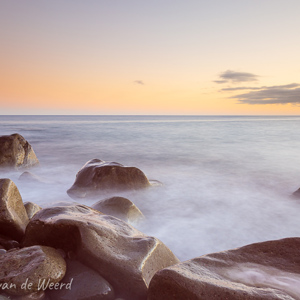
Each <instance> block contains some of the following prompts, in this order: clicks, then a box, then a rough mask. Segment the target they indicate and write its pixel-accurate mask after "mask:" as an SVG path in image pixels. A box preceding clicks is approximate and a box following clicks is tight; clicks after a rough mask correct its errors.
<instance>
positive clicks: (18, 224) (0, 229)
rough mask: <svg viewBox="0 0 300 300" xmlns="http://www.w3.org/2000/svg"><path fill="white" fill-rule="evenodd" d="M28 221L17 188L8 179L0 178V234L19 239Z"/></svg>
mask: <svg viewBox="0 0 300 300" xmlns="http://www.w3.org/2000/svg"><path fill="white" fill-rule="evenodd" d="M28 221H29V220H28V216H27V213H26V210H25V207H24V204H23V201H22V198H21V195H20V193H19V190H18V188H17V187H16V185H15V184H14V182H13V181H11V180H10V179H0V234H4V235H6V236H9V237H11V238H13V239H15V240H17V241H20V239H21V238H22V237H23V235H24V233H25V228H26V225H27V223H28Z"/></svg>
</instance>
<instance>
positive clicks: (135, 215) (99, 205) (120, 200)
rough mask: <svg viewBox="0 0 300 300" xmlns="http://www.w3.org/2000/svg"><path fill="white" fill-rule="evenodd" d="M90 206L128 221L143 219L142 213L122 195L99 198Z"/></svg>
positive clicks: (133, 221)
mask: <svg viewBox="0 0 300 300" xmlns="http://www.w3.org/2000/svg"><path fill="white" fill-rule="evenodd" d="M91 207H92V208H94V209H96V210H98V211H100V212H102V213H104V214H106V215H111V216H114V217H116V218H119V219H121V220H123V221H125V222H128V223H135V222H138V221H140V220H142V219H144V215H143V213H142V212H141V211H140V210H139V209H138V208H137V207H136V205H135V204H134V203H133V202H132V201H130V200H129V199H127V198H124V197H112V198H107V199H104V200H100V201H98V202H96V203H94V204H93V205H92V206H91Z"/></svg>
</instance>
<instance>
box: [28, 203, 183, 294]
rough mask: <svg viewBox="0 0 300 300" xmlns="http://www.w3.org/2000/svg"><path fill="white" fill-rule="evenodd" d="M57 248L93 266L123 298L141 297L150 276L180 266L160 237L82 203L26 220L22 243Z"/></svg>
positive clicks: (46, 210) (59, 208)
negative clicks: (161, 270) (144, 232)
mask: <svg viewBox="0 0 300 300" xmlns="http://www.w3.org/2000/svg"><path fill="white" fill-rule="evenodd" d="M34 244H43V245H49V246H53V247H55V248H61V249H63V250H64V251H65V252H66V253H68V256H69V257H70V256H71V257H72V255H69V254H70V253H74V255H73V257H75V258H76V259H77V260H79V261H81V262H82V263H84V264H85V265H87V266H89V267H91V268H93V269H94V270H95V271H97V272H98V273H99V274H100V275H101V276H103V277H104V278H105V279H106V280H107V281H108V282H109V283H110V284H112V286H113V288H114V289H115V292H116V295H117V296H120V297H124V298H125V299H130V300H138V299H145V298H146V295H147V289H148V284H149V282H150V280H151V278H152V276H153V275H154V273H155V272H156V271H158V270H160V269H162V268H164V267H167V266H170V265H172V264H175V263H178V262H179V261H178V259H177V258H176V257H175V256H174V254H173V253H172V252H171V251H170V250H169V249H168V248H167V247H166V246H165V245H164V244H163V243H162V242H161V241H159V240H158V239H156V238H154V237H149V236H146V235H145V234H143V233H142V232H140V231H138V230H137V229H135V228H134V227H132V226H130V225H129V224H127V223H125V222H123V221H121V220H119V219H117V218H115V217H112V216H108V215H104V214H102V213H100V212H98V211H96V210H94V209H92V208H89V207H87V206H84V205H73V206H66V207H54V208H46V209H43V210H41V211H39V212H38V213H37V214H36V215H35V216H34V217H33V218H32V219H31V220H30V222H29V224H28V226H27V229H26V234H25V239H24V245H27V246H29V245H34Z"/></svg>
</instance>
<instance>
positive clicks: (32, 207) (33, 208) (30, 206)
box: [24, 202, 42, 219]
mask: <svg viewBox="0 0 300 300" xmlns="http://www.w3.org/2000/svg"><path fill="white" fill-rule="evenodd" d="M24 207H25V210H26V213H27V216H28V219H31V218H32V217H33V216H34V215H35V214H36V213H37V212H38V211H40V210H41V209H42V208H41V207H40V206H39V205H37V204H35V203H32V202H25V203H24Z"/></svg>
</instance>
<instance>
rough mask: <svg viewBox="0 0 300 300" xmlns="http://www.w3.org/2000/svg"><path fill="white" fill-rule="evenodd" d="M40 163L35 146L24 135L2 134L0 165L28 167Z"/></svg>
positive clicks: (0, 138)
mask: <svg viewBox="0 0 300 300" xmlns="http://www.w3.org/2000/svg"><path fill="white" fill-rule="evenodd" d="M38 164H39V161H38V159H37V157H36V155H35V153H34V151H33V148H32V147H31V145H30V144H29V143H28V141H26V139H25V138H24V137H23V136H21V135H20V134H18V133H15V134H12V135H3V136H0V167H15V168H19V167H25V168H28V167H32V166H36V165H38Z"/></svg>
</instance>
